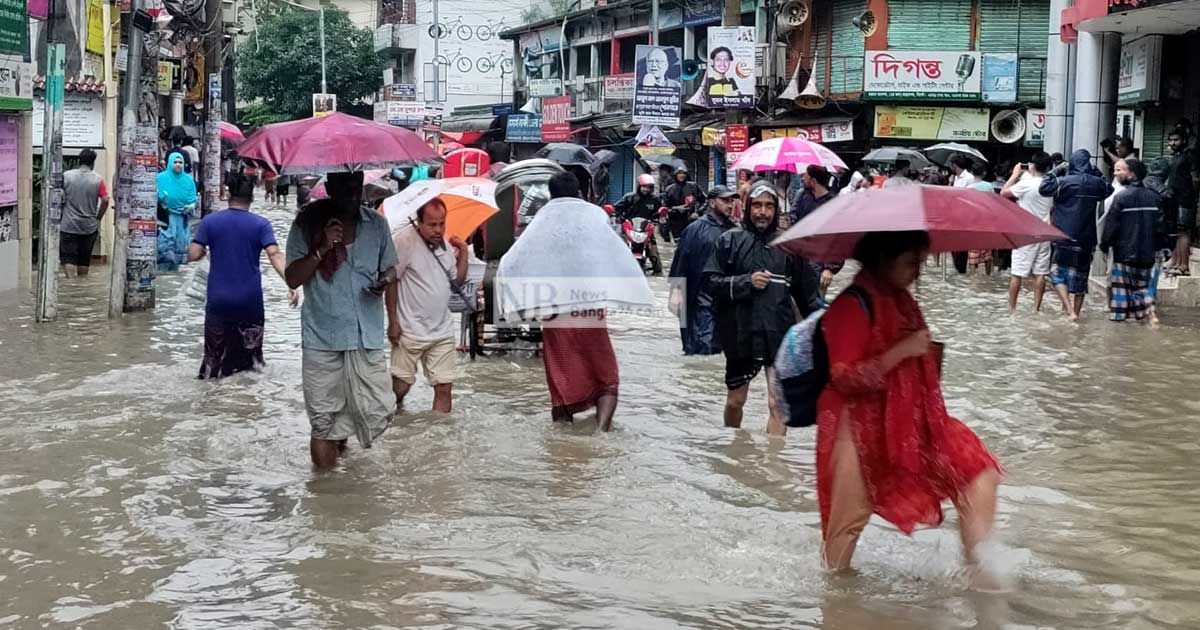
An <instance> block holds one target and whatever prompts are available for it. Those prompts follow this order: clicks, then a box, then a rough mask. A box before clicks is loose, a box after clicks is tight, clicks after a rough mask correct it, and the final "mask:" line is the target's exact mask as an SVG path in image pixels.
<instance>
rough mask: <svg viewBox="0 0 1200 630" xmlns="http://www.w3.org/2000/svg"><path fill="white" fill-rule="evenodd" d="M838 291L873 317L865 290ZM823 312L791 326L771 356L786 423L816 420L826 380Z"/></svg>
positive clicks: (796, 424)
mask: <svg viewBox="0 0 1200 630" xmlns="http://www.w3.org/2000/svg"><path fill="white" fill-rule="evenodd" d="M842 294H843V295H852V296H854V297H855V298H857V299H858V302H859V304H861V305H862V308H863V310H864V311H866V312H867V317H868V318H869V319H870V320H871V321H872V322H873V321H874V320H875V313H874V311H873V310H872V307H871V298H870V296H869V295H867V293H866V292H865V291H863V290H862V289H860V288H859V287H857V286H855V285H850V286H849V287H846V289H845V290H844V291H842ZM824 314H825V311H824V310H822V311H818V312H816V313H814V314H812V315H809V316H808V318H806V319H805V320H804V321H802V322H800V323H798V324H796V325H794V326H792V327H791V328H790V329H789V330H788V333H787V335H786V336H785V337H784V341H783V343H782V344H780V346H779V352H778V354H776V356H775V370H774V373H775V379H776V383H775V391H776V392H777V401H778V404H779V406H780V407H781V408H782V411H783V412H784V416H785V418H784V424H786V425H787V426H789V427H808V426H812V425H814V424H816V422H817V400H818V399H820V398H821V392H823V391H825V386H826V385H828V384H829V347H828V346H827V345H826V343H825V334H824V332H822V330H821V322H820V319H821V317H822V316H824Z"/></svg>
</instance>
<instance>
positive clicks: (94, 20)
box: [85, 0, 120, 55]
mask: <svg viewBox="0 0 1200 630" xmlns="http://www.w3.org/2000/svg"><path fill="white" fill-rule="evenodd" d="M117 32H118V33H119V32H120V31H117ZM118 39H120V38H119V36H118ZM85 45H86V46H87V51H88V52H90V53H96V54H97V55H103V54H104V2H103V0H87V43H86V44H85Z"/></svg>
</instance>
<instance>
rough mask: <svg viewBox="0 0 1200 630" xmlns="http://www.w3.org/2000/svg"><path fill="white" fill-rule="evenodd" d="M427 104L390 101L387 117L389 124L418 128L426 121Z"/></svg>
mask: <svg viewBox="0 0 1200 630" xmlns="http://www.w3.org/2000/svg"><path fill="white" fill-rule="evenodd" d="M425 114H426V111H425V104H424V103H415V102H408V101H388V102H387V118H386V122H387V124H389V125H396V126H398V127H410V128H413V129H416V128H417V127H420V126H421V125H422V124H423V123H424V122H425Z"/></svg>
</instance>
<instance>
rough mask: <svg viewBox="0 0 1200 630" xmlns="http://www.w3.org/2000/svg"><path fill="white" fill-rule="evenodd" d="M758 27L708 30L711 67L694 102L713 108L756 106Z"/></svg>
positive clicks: (691, 101) (713, 27)
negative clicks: (755, 82)
mask: <svg viewBox="0 0 1200 630" xmlns="http://www.w3.org/2000/svg"><path fill="white" fill-rule="evenodd" d="M754 39H755V34H754V27H753V26H735V27H730V28H726V27H718V26H712V27H709V29H708V60H707V62H706V63H707V65H708V68H707V69H706V70H705V73H704V79H703V80H702V81H701V82H700V86H699V87H698V88H696V93H695V94H694V95H692V98H690V99H688V103H689V104H691V105H697V106H699V107H707V108H709V109H751V108H753V107H754V93H755V92H754V49H755V46H754Z"/></svg>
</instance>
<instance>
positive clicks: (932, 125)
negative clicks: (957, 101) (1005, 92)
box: [875, 105, 989, 142]
mask: <svg viewBox="0 0 1200 630" xmlns="http://www.w3.org/2000/svg"><path fill="white" fill-rule="evenodd" d="M988 122H989V113H988V109H987V108H986V107H886V106H882V105H881V106H877V107H876V108H875V137H876V138H903V139H906V140H909V139H911V140H959V141H962V140H967V141H973V142H987V140H988Z"/></svg>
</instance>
